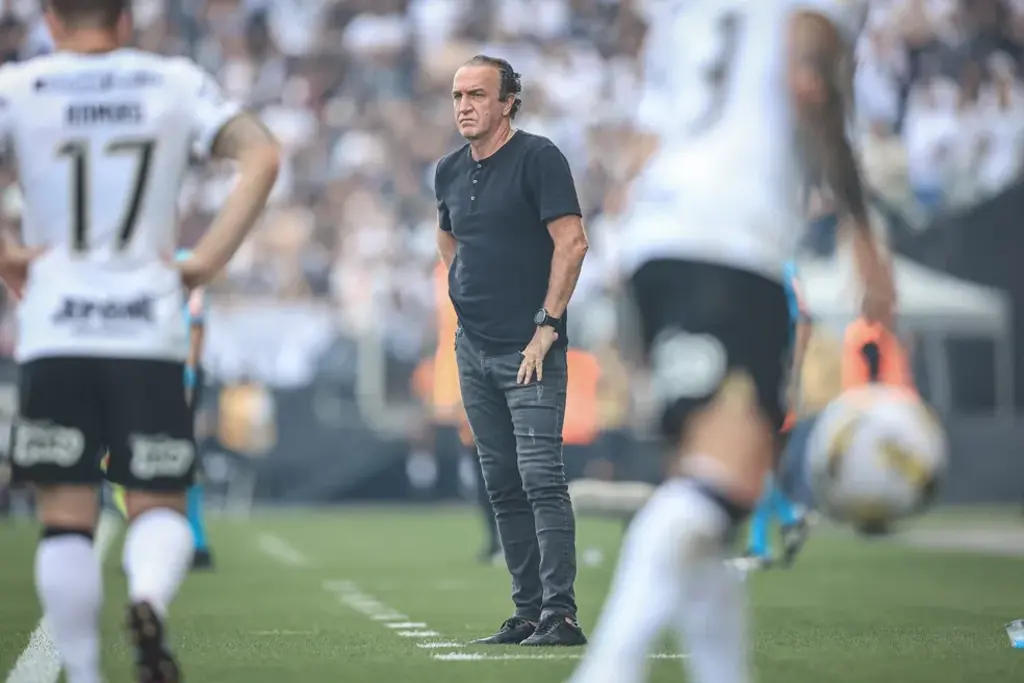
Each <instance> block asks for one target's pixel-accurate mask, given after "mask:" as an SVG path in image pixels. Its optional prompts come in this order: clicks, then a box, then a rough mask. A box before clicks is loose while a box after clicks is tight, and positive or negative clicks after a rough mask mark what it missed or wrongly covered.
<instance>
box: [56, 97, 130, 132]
mask: <svg viewBox="0 0 1024 683" xmlns="http://www.w3.org/2000/svg"><path fill="white" fill-rule="evenodd" d="M143 118H144V116H143V109H142V103H141V102H110V103H95V104H70V105H68V108H67V110H66V114H65V116H64V121H65V122H66V123H67V124H68V125H69V126H88V125H103V124H112V123H142V122H143Z"/></svg>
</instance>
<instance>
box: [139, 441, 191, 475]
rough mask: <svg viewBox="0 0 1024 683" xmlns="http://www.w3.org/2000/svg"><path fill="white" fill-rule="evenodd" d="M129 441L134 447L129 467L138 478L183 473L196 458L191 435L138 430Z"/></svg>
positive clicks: (184, 473) (185, 472) (186, 471)
mask: <svg viewBox="0 0 1024 683" xmlns="http://www.w3.org/2000/svg"><path fill="white" fill-rule="evenodd" d="M128 443H129V446H130V447H131V451H132V460H131V463H130V464H129V466H128V467H129V469H130V470H131V473H132V476H133V477H135V478H136V479H158V478H169V479H170V478H177V477H183V476H185V475H186V474H187V473H188V471H189V469H190V468H191V467H192V463H193V462H195V459H196V448H195V445H194V444H193V443H192V442H191V441H189V440H188V439H171V438H169V437H166V436H143V435H141V434H135V435H133V436H132V437H131V438H130V439H129V442H128Z"/></svg>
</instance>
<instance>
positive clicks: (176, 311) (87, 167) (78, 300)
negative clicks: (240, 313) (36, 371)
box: [0, 49, 239, 362]
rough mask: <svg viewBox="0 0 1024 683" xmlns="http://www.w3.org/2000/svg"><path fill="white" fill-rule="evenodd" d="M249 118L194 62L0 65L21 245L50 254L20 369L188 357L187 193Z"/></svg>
mask: <svg viewBox="0 0 1024 683" xmlns="http://www.w3.org/2000/svg"><path fill="white" fill-rule="evenodd" d="M238 112H239V107H238V105H237V104H235V103H233V102H230V101H227V100H225V99H224V98H223V97H222V95H221V92H220V88H219V87H218V86H217V84H216V82H215V81H214V80H213V79H212V78H211V77H210V76H209V75H208V74H206V73H205V72H204V71H202V70H201V69H200V68H199V67H198V66H196V65H195V64H194V63H193V62H191V61H189V60H187V59H182V58H166V57H162V56H158V55H154V54H149V53H145V52H141V51H138V50H134V49H121V50H116V51H114V52H109V53H103V54H77V53H68V52H58V53H56V54H52V55H48V56H45V57H39V58H36V59H34V60H31V61H29V62H24V63H21V64H13V65H8V66H4V67H3V68H0V136H2V137H3V138H4V141H5V143H6V149H7V151H8V152H9V153H10V154H11V155H12V157H13V159H14V162H15V164H16V166H17V171H18V176H19V182H20V185H21V191H22V194H23V203H24V208H23V215H22V239H23V240H24V242H25V244H26V245H28V246H39V247H46V248H47V249H48V251H47V252H46V254H45V255H44V256H42V257H41V258H40V259H39V260H38V261H36V262H35V263H33V265H32V267H31V271H30V274H29V280H28V283H27V286H26V288H25V292H24V297H23V299H22V301H21V304H20V306H19V311H18V314H19V333H18V344H17V348H16V352H15V353H16V357H17V359H18V360H19V361H22V362H24V361H28V360H32V359H34V358H40V357H52V356H105V357H117V358H121V357H123V358H153V359H170V360H183V359H184V358H185V356H186V353H187V340H186V333H187V330H186V329H185V325H184V324H183V323H182V310H183V306H184V301H185V299H184V291H183V288H182V285H181V282H180V278H179V277H178V276H177V274H176V272H175V271H174V270H173V269H172V268H171V267H170V265H169V262H170V261H171V260H172V259H173V256H174V252H175V249H176V248H177V246H178V242H177V240H178V195H179V191H180V188H181V184H182V180H183V178H184V175H185V171H186V169H187V168H188V165H189V160H190V157H194V156H196V155H199V156H202V155H204V154H205V153H206V152H207V151H208V150H209V148H210V146H211V145H212V143H213V140H214V138H215V136H216V135H217V133H218V132H219V131H220V129H221V127H222V126H223V125H224V124H225V123H226V122H227V121H228V120H229V119H231V118H233V117H234V116H235V115H236V114H238Z"/></svg>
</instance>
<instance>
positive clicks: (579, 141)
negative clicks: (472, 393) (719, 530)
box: [0, 0, 1024, 503]
mask: <svg viewBox="0 0 1024 683" xmlns="http://www.w3.org/2000/svg"><path fill="white" fill-rule="evenodd" d="M134 4H135V11H136V12H135V18H136V23H137V27H138V35H137V42H138V44H139V46H141V47H143V48H145V49H150V50H156V51H161V52H165V53H172V54H187V55H189V56H191V57H193V58H195V59H196V60H197V61H198V62H199V63H200V64H201V65H203V66H204V67H206V68H207V69H209V70H210V71H212V72H213V73H214V74H215V75H216V76H217V77H218V79H219V80H220V81H221V82H222V84H223V85H224V86H225V88H226V89H227V90H228V91H229V92H231V93H232V94H233V95H235V96H237V97H239V98H241V99H243V100H245V101H246V102H248V104H249V105H250V106H251V107H253V108H254V109H256V110H258V111H259V112H260V113H261V115H262V116H263V117H264V119H265V120H266V122H267V123H268V125H269V126H270V127H271V128H272V129H273V130H274V131H275V133H276V134H277V135H278V136H279V137H280V139H281V140H282V142H283V144H284V146H285V148H286V150H287V163H286V165H285V168H284V171H283V172H282V177H281V179H280V182H279V184H278V187H277V189H276V190H275V194H274V198H273V201H272V208H271V209H270V210H269V211H268V212H267V214H266V216H265V218H264V219H263V220H262V221H261V224H260V225H259V227H258V228H257V230H256V231H255V233H254V235H253V236H252V238H251V239H250V240H249V241H248V242H247V243H246V244H245V245H244V247H243V248H242V251H241V252H240V253H239V254H238V256H237V257H236V258H235V259H234V260H233V261H232V263H231V264H230V266H229V267H228V269H227V271H226V273H225V274H224V275H223V277H222V278H221V279H220V280H219V281H218V282H217V283H216V284H215V286H214V287H212V288H211V297H212V302H213V303H212V312H211V314H210V316H209V327H208V334H207V348H206V352H205V365H206V368H207V371H208V377H209V381H210V382H211V386H210V387H209V390H208V391H207V392H206V394H207V401H206V403H205V405H204V406H203V410H202V411H201V424H200V429H199V433H200V435H201V441H202V445H203V449H204V451H205V452H206V454H207V474H208V477H209V478H210V479H211V481H212V483H213V484H214V486H213V487H212V488H213V489H215V490H219V491H220V492H221V493H222V494H223V493H229V494H230V495H227V496H226V497H225V499H226V500H231V501H243V502H245V501H247V500H248V499H249V498H250V496H252V495H254V496H255V497H256V499H257V500H261V501H278V502H291V503H323V502H330V501H338V500H347V499H365V498H385V499H431V500H436V499H449V498H457V497H460V496H469V495H471V492H472V487H473V486H474V478H473V476H472V469H471V468H472V467H473V466H475V465H474V464H473V462H472V461H471V460H470V459H469V458H468V456H467V455H466V454H465V453H461V452H460V451H459V450H458V449H457V448H455V447H454V446H453V447H452V448H441V447H439V446H437V444H435V441H436V440H435V439H433V438H432V437H431V422H432V421H433V420H432V412H431V406H430V405H429V396H430V395H431V391H429V390H424V389H423V385H424V382H426V383H427V384H429V383H430V381H431V380H430V378H429V376H427V378H426V379H424V375H423V373H424V372H428V375H429V368H430V365H429V359H431V358H432V355H433V352H434V348H435V346H436V344H437V343H439V342H438V341H437V337H438V334H437V330H436V325H435V319H436V315H435V308H436V304H437V302H436V301H435V292H434V287H433V284H432V273H433V269H434V267H435V264H436V257H435V248H434V229H435V205H434V201H433V191H432V178H433V165H434V162H435V161H436V160H437V159H438V158H439V157H440V156H442V155H443V154H444V153H446V152H447V151H448V150H450V149H451V148H453V147H454V146H457V145H459V144H461V140H460V139H459V138H458V136H457V134H456V132H455V129H454V126H453V123H452V112H451V105H450V94H449V88H450V84H451V78H452V75H453V73H454V71H455V70H456V68H457V67H458V66H459V65H460V64H461V63H462V62H464V61H465V60H466V59H468V58H469V57H470V56H472V55H474V54H476V53H479V52H485V53H492V54H498V55H500V56H502V57H505V58H507V59H509V60H510V61H511V62H512V64H513V65H514V66H515V67H516V68H517V69H518V70H519V71H521V72H522V74H523V79H524V84H525V93H524V99H525V107H524V110H523V112H522V114H521V117H520V119H518V120H517V124H518V125H519V126H520V127H522V128H524V129H527V130H530V131H532V132H535V133H540V134H543V135H546V136H548V137H550V138H552V139H553V140H554V141H555V142H556V143H557V144H558V145H559V146H560V147H561V149H562V150H563V151H564V152H565V153H566V155H567V156H568V158H569V159H570V162H571V164H572V166H573V170H574V174H575V176H576V179H577V183H578V186H579V191H580V195H581V200H582V201H583V204H584V211H585V215H586V224H587V228H588V231H589V233H590V237H591V244H592V246H591V251H590V254H589V255H588V258H587V262H586V266H585V268H584V272H583V276H582V277H581V280H580V283H579V287H578V289H577V292H576V294H575V296H574V298H573V303H572V309H573V315H572V316H571V319H572V320H573V323H574V327H575V329H573V330H572V331H571V334H570V337H571V338H572V339H573V340H574V341H575V342H576V343H578V345H579V347H580V349H579V350H580V352H581V354H583V355H582V356H581V357H586V358H590V359H591V360H594V361H596V362H593V363H591V364H590V365H589V366H587V367H589V368H591V369H590V370H581V371H580V372H577V373H576V375H577V376H578V377H579V379H580V381H579V386H578V387H576V389H575V391H576V395H575V398H573V399H572V401H573V403H572V404H571V406H570V416H569V419H570V420H577V421H578V422H579V424H575V425H574V429H575V431H574V434H578V435H579V436H578V437H574V443H572V444H570V448H569V449H568V450H567V454H566V458H567V468H568V469H569V471H570V473H571V474H573V475H574V476H579V475H581V474H584V473H586V474H587V475H588V476H602V477H629V478H653V477H655V476H657V473H658V471H659V469H660V465H659V462H658V452H657V449H656V448H655V447H653V446H652V445H650V444H649V443H648V440H647V438H646V436H645V432H644V430H643V429H641V428H639V427H638V426H637V425H638V423H637V422H636V421H635V420H631V419H630V418H629V415H630V414H631V412H632V408H633V407H634V406H633V405H632V403H633V399H632V393H635V392H631V391H630V384H631V381H630V378H631V373H632V370H631V369H630V367H631V365H630V363H629V361H628V359H624V358H622V354H621V353H619V350H618V346H617V343H616V338H615V331H616V323H615V311H616V309H617V307H618V305H619V298H620V295H621V277H620V273H619V270H618V267H617V264H616V245H617V242H618V240H619V239H620V237H619V223H620V218H621V215H622V211H623V208H624V195H625V189H626V185H625V183H626V181H627V180H628V174H629V171H630V169H631V167H633V166H634V165H635V157H636V154H637V150H636V146H635V145H634V144H633V140H634V138H633V135H632V130H631V128H630V113H631V111H632V109H633V107H634V105H635V103H636V102H637V101H638V98H639V94H640V91H641V88H642V84H641V82H640V80H639V76H640V68H639V64H638V60H637V54H638V49H639V46H640V45H641V42H642V39H643V36H644V31H645V24H644V19H643V16H644V15H643V12H642V7H641V6H640V0H136V1H135V3H134ZM38 5H39V3H38V2H36V1H35V0H6V2H4V4H3V15H2V19H0V58H2V59H3V60H4V61H14V60H22V59H28V58H31V57H32V56H33V55H35V54H38V53H41V52H45V51H46V50H47V49H49V48H48V40H47V37H46V35H45V30H44V29H43V28H42V26H41V23H40V20H39V16H38ZM857 59H858V67H859V68H858V73H857V78H856V84H855V86H856V95H857V100H858V118H857V127H856V136H857V138H858V140H859V143H860V146H861V149H862V152H863V161H864V167H865V172H866V174H867V177H868V179H869V182H870V185H871V187H872V188H874V189H873V193H874V204H875V209H876V222H877V226H878V227H879V229H880V230H884V231H885V232H886V234H887V236H888V241H889V243H890V244H891V246H892V248H893V250H894V251H895V252H896V254H897V271H898V278H899V287H900V297H901V301H900V305H901V321H900V325H901V332H902V333H903V334H905V335H906V337H907V339H908V340H909V341H910V342H911V348H912V349H913V351H914V359H915V367H916V370H917V375H918V380H919V382H920V383H921V385H922V389H923V391H924V393H925V395H926V396H928V398H929V399H930V400H931V401H932V402H933V403H935V404H936V405H937V407H938V408H939V410H940V411H941V413H942V414H943V416H944V419H945V421H946V424H947V426H948V428H949V430H950V434H951V439H952V441H953V444H954V471H955V476H954V477H952V478H951V483H950V484H949V485H948V486H947V489H946V496H947V498H948V499H951V500H979V501H981V500H1011V499H1012V500H1017V499H1019V498H1020V496H1021V492H1022V491H1024V465H1022V460H1024V458H1022V456H1021V455H1020V454H1019V453H1018V452H1017V450H1018V448H1017V444H1019V443H1021V442H1022V440H1021V437H1022V436H1024V429H1022V428H1021V427H1020V425H1019V423H1018V422H1017V419H1016V414H1017V412H1018V409H1019V408H1020V405H1021V403H1020V402H1021V398H1022V397H1024V363H1022V362H1020V355H1021V354H1020V352H1021V346H1020V344H1019V343H1018V342H1017V340H1021V339H1024V331H1022V330H1021V329H1020V326H1021V324H1022V321H1024V312H1022V311H1021V310H1020V309H1021V306H1022V305H1024V268H1020V267H1019V266H1018V263H1017V262H1018V260H1019V258H1020V256H1019V255H1021V254H1024V235H1022V232H1021V230H1022V227H1024V226H1022V225H1021V216H1024V185H1022V183H1021V180H1022V169H1024V166H1022V160H1024V153H1022V152H1024V81H1022V80H1021V76H1020V74H1021V66H1022V59H1024V3H1022V2H1020V0H1013V1H1010V0H1007V1H1000V0H972V1H970V2H960V1H958V0H874V2H872V11H871V15H870V19H869V22H868V26H867V28H866V30H865V32H864V34H863V36H862V38H861V40H860V43H859V45H858V47H857ZM231 179H232V178H231V174H230V172H229V171H228V170H226V169H223V168H212V169H206V170H198V169H197V170H196V171H195V172H194V173H193V174H192V175H191V176H190V177H189V179H188V182H187V187H186V190H185V192H184V193H183V195H182V198H181V218H182V235H183V243H184V244H186V245H188V244H191V243H194V241H195V240H196V239H197V237H198V235H199V234H201V231H202V230H203V229H204V227H205V226H206V225H207V224H208V223H209V221H210V218H211V216H212V215H213V214H214V212H215V211H216V209H217V207H218V206H219V203H220V202H221V200H222V199H223V197H224V196H225V194H226V191H227V188H228V186H229V183H230V182H231ZM10 181H11V175H10V173H9V171H4V172H2V173H0V185H2V186H4V187H6V188H7V189H6V190H5V191H4V194H3V196H2V202H0V211H2V222H3V226H2V227H3V229H4V230H8V231H16V230H17V228H18V221H19V217H20V199H19V195H18V191H17V189H16V187H15V186H14V185H13V184H11V182H10ZM725 182H728V180H727V179H723V183H725ZM808 221H809V230H808V237H807V241H806V244H805V247H804V251H803V253H802V255H801V264H802V271H803V275H804V280H805V282H804V287H805V290H806V294H807V298H808V299H809V302H810V305H811V308H812V311H813V312H814V314H815V316H816V317H817V319H818V320H819V330H818V332H819V334H818V335H817V341H816V344H815V351H814V354H812V356H813V358H812V361H811V367H810V368H809V371H810V377H811V381H809V382H808V384H809V385H810V386H812V387H818V386H819V385H828V381H825V380H827V378H828V376H829V373H830V372H831V371H830V370H829V369H828V368H831V367H833V366H834V363H833V360H834V356H835V354H836V353H837V345H838V339H839V337H840V335H841V332H842V328H843V326H844V325H845V323H846V322H848V321H849V319H850V317H851V316H852V315H853V301H854V292H855V289H854V286H853V283H852V281H851V279H850V277H849V275H850V274H849V269H848V267H847V266H845V265H844V264H845V261H844V259H843V258H842V254H841V253H840V254H837V253H836V252H837V248H836V238H835V234H836V220H835V215H834V212H833V208H832V205H831V202H830V199H829V197H828V194H827V192H818V191H813V192H812V194H811V200H810V210H809V215H808ZM839 251H840V252H841V251H842V249H839ZM13 334H14V319H13V310H12V308H11V306H10V305H7V302H5V305H4V307H3V314H2V320H0V350H2V351H3V352H4V355H5V358H6V360H3V361H2V362H0V364H2V367H0V382H2V391H0V414H3V415H4V416H6V418H7V419H9V418H10V416H11V414H12V413H13V393H12V386H13V385H12V383H13V381H14V370H13V367H12V364H11V362H10V360H9V350H10V346H11V340H12V336H13ZM442 343H447V342H442ZM425 362H426V364H425ZM581 367H582V366H581ZM815 368H817V370H816V369H815ZM417 369H419V370H420V372H419V373H417ZM816 372H817V374H818V375H821V377H819V378H817V379H815V373H816ZM591 375H593V376H591ZM818 379H820V380H821V381H817V380H818ZM590 380H592V381H590ZM433 381H451V382H454V381H455V379H454V377H451V378H448V379H447V380H446V379H444V378H439V377H435V378H433ZM815 382H817V384H816V383H815ZM806 390H807V391H811V390H812V389H811V388H807V389H806ZM814 390H819V389H814ZM3 431H4V430H0V432H3ZM575 441H578V443H576V442H575ZM3 495H4V494H2V493H0V498H3Z"/></svg>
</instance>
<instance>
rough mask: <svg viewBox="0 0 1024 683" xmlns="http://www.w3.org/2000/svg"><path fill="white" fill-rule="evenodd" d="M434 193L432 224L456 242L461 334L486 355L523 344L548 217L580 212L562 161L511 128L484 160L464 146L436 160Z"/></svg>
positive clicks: (535, 301)
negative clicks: (434, 218) (434, 220)
mask: <svg viewBox="0 0 1024 683" xmlns="http://www.w3.org/2000/svg"><path fill="white" fill-rule="evenodd" d="M434 192H435V194H436V195H437V210H438V218H439V222H440V227H441V229H442V230H445V231H446V232H450V233H452V234H453V235H454V236H455V239H456V241H457V242H458V248H457V249H456V251H455V261H454V262H453V263H452V267H451V269H450V270H449V271H448V291H449V293H450V295H451V299H452V303H453V304H454V306H455V312H456V314H458V318H459V324H460V325H461V326H462V330H463V333H464V334H466V335H469V336H470V337H472V339H473V341H474V342H475V343H477V344H478V345H480V346H482V347H483V348H484V349H485V350H486V351H489V352H491V353H496V354H497V353H512V352H515V351H521V350H523V349H524V348H526V345H527V344H528V343H529V342H530V339H532V338H533V335H534V332H535V331H536V326H535V325H534V322H533V316H534V314H536V312H537V311H538V310H539V309H540V308H541V307H543V305H544V297H545V296H546V295H547V291H548V280H549V278H550V275H551V256H552V254H553V253H554V242H553V241H552V239H551V234H550V233H549V232H548V223H550V222H551V221H554V220H555V219H557V218H561V217H563V216H569V215H573V216H582V212H581V211H580V202H579V199H578V198H577V196H576V186H575V184H574V183H573V179H572V172H571V171H570V170H569V162H568V161H566V159H565V156H564V155H563V154H562V152H561V151H559V149H558V148H557V147H556V146H555V145H554V143H552V142H551V141H550V140H548V139H547V138H545V137H541V136H540V135H531V134H530V133H526V132H524V131H517V132H516V133H515V135H513V136H512V138H511V139H510V140H509V141H508V142H506V143H505V145H504V146H503V147H502V148H501V149H499V150H498V151H497V152H495V153H494V154H492V155H491V156H489V157H487V158H486V159H481V160H480V161H476V160H474V159H473V157H472V155H471V154H470V149H469V145H468V144H467V145H466V146H464V147H462V148H461V149H458V150H456V151H454V152H452V153H451V154H449V155H448V156H446V157H444V158H443V159H441V161H440V162H438V164H437V172H436V173H435V175H434ZM565 320H566V316H565V315H563V316H562V324H561V325H560V326H559V329H558V340H557V341H556V342H555V344H556V345H557V346H565V344H566V342H567V341H568V337H567V336H566V333H565Z"/></svg>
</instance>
